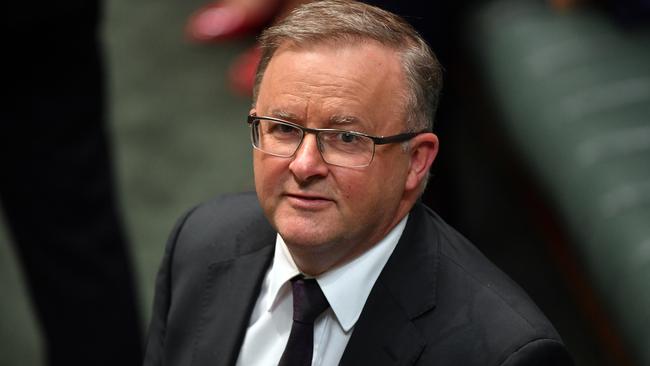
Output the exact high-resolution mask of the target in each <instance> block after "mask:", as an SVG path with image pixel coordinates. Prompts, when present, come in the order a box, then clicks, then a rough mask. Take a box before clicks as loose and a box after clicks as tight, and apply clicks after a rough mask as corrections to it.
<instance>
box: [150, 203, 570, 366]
mask: <svg viewBox="0 0 650 366" xmlns="http://www.w3.org/2000/svg"><path fill="white" fill-rule="evenodd" d="M275 235H276V232H275V231H274V230H273V229H272V228H271V226H270V225H269V223H268V222H267V220H266V219H265V217H264V215H263V214H262V211H261V209H260V207H259V204H258V202H257V198H256V197H255V195H254V194H239V195H234V196H226V197H221V198H218V199H216V200H213V201H210V202H207V203H204V204H202V205H200V206H198V207H196V208H194V209H193V210H191V211H190V212H188V213H187V214H186V215H185V216H183V217H182V218H181V219H180V220H179V222H178V223H177V225H176V227H175V228H174V230H173V232H172V235H171V237H170V240H169V242H168V245H167V248H166V252H165V256H164V259H163V262H162V265H161V268H160V272H159V274H158V278H157V282H156V295H155V299H154V308H153V317H152V320H151V325H150V330H149V331H150V334H149V339H148V342H147V353H146V359H145V365H199V366H208V365H210V366H214V365H232V364H234V363H235V361H236V359H237V356H238V353H239V349H240V347H241V344H242V341H243V338H244V335H245V332H246V328H247V326H248V320H249V317H250V314H251V311H252V309H253V306H254V304H255V301H256V299H257V296H258V293H259V291H260V286H261V283H262V280H263V277H264V275H265V273H266V270H267V269H268V267H269V265H270V263H271V260H272V257H273V253H274V250H273V249H274V243H275ZM340 364H341V365H373V366H381V365H454V366H472V365H571V364H572V361H571V357H570V356H569V354H568V352H567V350H566V348H565V347H564V345H563V344H562V341H561V339H560V337H559V335H558V334H557V333H556V331H555V330H554V329H553V326H552V325H551V324H550V323H549V321H548V320H547V319H546V318H545V317H544V315H543V314H542V313H541V312H540V310H539V309H538V308H537V307H536V306H535V305H534V304H533V302H532V301H531V300H530V299H529V298H528V296H527V295H526V294H525V293H524V292H523V291H522V290H521V289H520V288H519V287H518V286H517V285H516V284H515V283H514V282H513V281H512V280H510V279H509V278H508V277H507V276H506V275H505V274H503V273H502V272H501V271H500V270H499V269H497V268H496V267H495V266H494V265H493V264H492V263H490V262H489V261H488V260H487V259H486V258H485V257H484V256H483V255H482V254H481V253H480V252H479V251H478V250H477V249H476V248H475V247H474V246H473V245H472V244H471V243H469V242H468V241H467V240H466V239H465V238H463V237H462V236H461V235H460V234H458V233H457V232H456V231H454V230H453V229H452V228H451V227H449V226H448V225H447V224H445V223H444V222H443V221H442V220H441V219H440V218H439V217H438V216H437V215H436V214H434V213H433V212H432V211H431V210H429V209H428V208H427V207H425V206H423V205H421V204H416V205H415V207H414V208H413V209H412V211H411V215H410V217H409V219H408V222H407V224H406V228H405V230H404V233H403V235H402V237H401V239H400V241H399V243H398V245H397V247H396V249H395V251H394V252H393V254H392V256H391V258H390V259H389V260H388V263H387V264H386V267H385V268H384V269H383V271H382V273H381V275H380V276H379V278H378V280H377V282H376V283H375V285H374V286H373V288H372V291H371V293H370V296H369V297H368V300H367V302H366V304H365V306H364V309H363V312H362V314H361V317H360V318H359V320H358V322H357V324H356V325H355V327H354V332H353V333H352V337H351V338H350V340H349V343H348V346H347V348H346V350H345V352H344V354H343V357H342V359H341V363H340Z"/></svg>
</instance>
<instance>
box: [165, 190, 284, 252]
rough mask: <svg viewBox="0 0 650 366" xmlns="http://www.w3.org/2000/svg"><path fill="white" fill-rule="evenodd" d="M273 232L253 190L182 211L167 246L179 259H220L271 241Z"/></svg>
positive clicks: (229, 195) (225, 196) (260, 246)
mask: <svg viewBox="0 0 650 366" xmlns="http://www.w3.org/2000/svg"><path fill="white" fill-rule="evenodd" d="M274 236H275V232H274V231H273V229H272V227H271V225H270V224H269V223H268V221H267V220H266V218H265V217H264V214H263V213H262V209H261V207H260V205H259V202H258V200H257V197H256V195H255V194H254V193H236V194H227V195H222V196H219V197H216V198H213V199H211V200H209V201H206V202H203V203H201V204H199V205H197V206H195V207H193V208H191V209H190V210H188V211H187V212H186V213H185V214H184V215H182V216H181V217H180V218H179V219H178V221H177V222H176V225H175V227H174V229H173V230H172V233H171V235H170V238H169V243H168V248H167V250H168V251H173V252H174V253H173V256H174V258H176V260H181V261H182V260H184V259H185V260H187V261H194V262H196V261H200V262H201V261H205V260H209V261H212V262H215V261H224V260H229V259H232V258H235V257H237V256H241V255H245V254H248V253H250V252H254V251H256V250H259V249H261V248H262V247H264V246H268V245H272V244H273V243H274V240H273V238H274ZM260 239H263V240H260Z"/></svg>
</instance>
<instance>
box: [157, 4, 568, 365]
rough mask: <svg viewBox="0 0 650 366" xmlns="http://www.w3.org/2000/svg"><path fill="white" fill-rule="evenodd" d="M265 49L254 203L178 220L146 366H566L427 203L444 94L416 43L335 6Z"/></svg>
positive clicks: (307, 15)
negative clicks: (435, 120) (435, 124)
mask: <svg viewBox="0 0 650 366" xmlns="http://www.w3.org/2000/svg"><path fill="white" fill-rule="evenodd" d="M261 44H262V47H263V58H262V62H261V64H260V67H259V72H258V77H257V81H256V87H255V91H254V104H253V108H252V110H251V112H250V116H249V124H250V126H251V135H252V141H253V146H254V148H255V149H254V152H253V161H254V172H255V187H256V191H257V199H255V197H254V196H252V195H249V194H239V195H234V196H228V197H222V198H219V199H216V200H214V201H211V202H208V203H205V204H202V205H200V206H198V207H196V208H194V209H193V210H191V211H190V212H189V213H187V214H186V215H185V216H184V217H183V218H181V220H180V221H179V223H178V224H177V226H176V228H175V229H174V231H173V233H172V235H171V238H170V241H169V243H168V246H167V250H166V254H165V258H164V259H163V263H162V266H161V269H160V273H159V275H158V279H157V285H156V298H155V301H154V312H153V318H152V322H151V328H150V336H149V340H148V345H147V356H146V360H145V364H146V365H161V364H165V365H190V364H191V365H235V364H236V365H278V364H280V365H311V364H314V365H337V364H340V365H463V366H467V365H570V364H572V362H571V359H570V356H569V355H568V352H567V351H566V349H565V347H564V346H563V344H562V342H561V340H560V337H559V336H558V334H557V333H556V332H555V330H554V329H553V327H552V326H551V324H550V323H549V322H548V320H546V318H545V317H544V316H543V315H542V314H541V312H540V311H539V310H538V309H537V308H536V306H535V305H534V304H533V303H532V302H531V300H530V299H529V298H528V297H527V296H526V295H525V293H524V292H523V291H522V290H521V289H520V288H519V287H517V285H516V284H514V283H513V282H512V281H511V280H510V279H508V278H507V276H505V275H504V274H503V273H501V272H500V271H499V270H498V269H497V268H495V267H494V266H493V265H492V264H491V263H490V262H489V261H488V260H487V259H486V258H485V257H483V256H482V254H481V253H480V252H478V250H477V249H476V248H474V247H473V246H472V245H471V244H470V243H469V242H467V240H465V239H464V238H463V237H462V236H461V235H460V234H458V233H456V232H455V231H454V230H453V229H452V228H450V227H449V226H447V225H446V224H445V223H444V222H443V221H442V220H441V219H440V218H438V217H437V216H436V215H435V214H434V213H433V212H432V211H431V210H429V209H428V208H426V207H424V206H423V205H422V204H420V203H418V202H417V201H418V198H419V196H420V194H421V193H422V190H423V189H424V185H425V183H426V179H427V173H428V170H429V167H430V166H431V164H432V163H433V161H434V159H435V156H436V153H437V149H438V140H437V138H436V136H435V135H434V134H433V133H431V132H430V131H431V124H432V122H431V121H432V116H433V114H434V110H435V105H436V103H437V99H438V94H439V90H440V87H441V71H440V66H439V64H438V63H437V61H436V60H435V58H434V56H433V54H432V53H431V51H430V50H429V48H428V46H427V45H426V43H425V42H424V41H422V40H421V38H420V37H419V36H418V35H417V33H415V32H414V31H413V29H412V28H411V27H410V26H409V25H407V24H406V23H405V22H404V21H402V20H401V19H400V18H398V17H396V16H394V15H392V14H390V13H387V12H384V11H382V10H379V9H377V8H374V7H371V6H368V5H364V4H361V3H355V2H349V1H343V0H332V1H320V2H315V3H312V4H309V5H306V6H303V7H301V8H299V9H298V10H297V11H295V12H294V13H292V15H290V16H289V17H288V18H286V20H284V21H283V22H282V23H280V24H278V25H276V26H274V27H272V28H270V29H268V30H267V31H266V32H265V33H264V34H263V35H262V38H261ZM377 136H381V137H377ZM260 206H261V207H260Z"/></svg>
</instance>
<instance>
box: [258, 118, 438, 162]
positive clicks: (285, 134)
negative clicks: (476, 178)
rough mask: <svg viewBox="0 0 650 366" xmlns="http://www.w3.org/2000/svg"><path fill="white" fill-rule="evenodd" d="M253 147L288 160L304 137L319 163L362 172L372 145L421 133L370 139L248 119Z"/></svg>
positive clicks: (274, 119)
mask: <svg viewBox="0 0 650 366" xmlns="http://www.w3.org/2000/svg"><path fill="white" fill-rule="evenodd" d="M248 124H249V125H250V126H251V141H252V142H253V147H254V148H255V149H257V150H260V151H262V152H264V153H266V154H269V155H273V156H279V157H282V158H289V157H291V156H293V155H294V154H295V153H296V151H298V148H299V147H300V144H302V140H303V138H304V137H305V133H313V134H315V135H316V141H317V146H318V151H320V154H321V156H322V157H323V160H324V161H325V162H326V163H328V164H331V165H336V166H341V167H347V168H363V167H367V166H368V165H370V163H371V162H372V158H373V157H374V156H375V145H386V144H394V143H398V142H404V141H408V140H410V139H412V138H413V137H415V136H417V135H419V134H421V133H425V132H427V131H421V132H408V133H401V134H399V135H393V136H382V137H376V136H370V135H366V134H365V133H361V132H353V131H345V130H335V129H329V128H307V127H303V126H300V125H297V124H295V123H291V122H287V121H283V120H281V119H277V118H272V117H258V116H254V115H251V116H248Z"/></svg>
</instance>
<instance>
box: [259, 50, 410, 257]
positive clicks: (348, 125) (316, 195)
mask: <svg viewBox="0 0 650 366" xmlns="http://www.w3.org/2000/svg"><path fill="white" fill-rule="evenodd" d="M404 85H405V81H404V78H403V73H402V70H401V66H400V64H399V55H398V54H396V53H395V51H393V50H391V49H389V48H386V47H384V46H382V45H380V44H378V43H375V42H372V41H368V42H365V43H358V44H354V45H345V44H344V45H340V44H339V45H334V44H318V45H315V46H310V47H301V48H299V47H295V46H291V45H287V44H285V45H282V46H281V47H280V48H279V49H278V50H277V51H276V53H275V55H274V56H273V59H272V60H271V62H270V63H269V65H268V68H267V69H266V72H265V75H264V78H263V80H262V83H261V86H260V90H259V97H258V100H257V103H256V105H255V108H254V110H253V111H252V112H254V113H256V114H257V115H258V116H267V117H268V116H270V117H276V118H281V119H284V120H287V121H290V122H294V123H297V124H300V125H302V126H306V127H311V128H336V129H344V130H353V131H359V132H364V133H367V134H370V135H375V136H387V135H394V134H398V133H402V132H405V130H406V127H405V120H404V110H403V100H404V93H405V86H404ZM253 162H254V170H255V187H256V190H257V195H258V198H259V200H260V203H261V205H262V208H263V209H264V212H265V214H266V216H267V217H268V219H269V220H270V222H271V224H272V225H273V226H274V227H275V228H276V230H277V231H278V232H279V233H280V235H281V236H282V238H283V239H284V240H285V242H286V243H287V245H288V247H289V249H290V250H291V252H292V254H293V256H294V259H296V262H297V264H298V265H299V266H300V263H299V260H298V259H299V258H296V254H299V255H301V254H305V255H312V256H313V255H318V256H322V258H324V260H326V261H328V262H330V264H332V265H337V264H340V263H344V262H347V261H348V260H350V259H352V258H354V257H356V256H357V255H359V254H361V253H363V252H364V251H365V250H367V249H368V248H369V247H371V246H372V245H374V244H376V243H377V242H378V241H379V240H381V239H382V238H383V237H384V236H385V235H386V234H387V233H388V231H390V229H391V228H392V227H393V226H394V225H395V224H397V222H399V220H401V219H402V218H403V217H404V215H405V214H406V212H408V209H409V208H410V204H409V205H407V204H405V202H404V199H403V195H404V189H405V181H406V179H407V175H408V170H409V164H410V160H409V154H408V153H405V152H404V151H403V149H402V147H401V144H390V145H377V146H376V150H375V156H374V159H373V161H372V163H371V164H370V166H368V167H365V168H345V167H339V166H333V165H329V164H327V163H325V162H324V161H323V159H322V157H321V155H320V153H319V151H318V147H317V143H316V136H315V135H314V134H310V133H307V134H305V137H304V140H303V142H302V145H301V146H300V148H299V149H298V151H296V153H295V155H294V156H292V157H290V158H281V157H276V156H272V155H268V154H265V153H263V152H260V151H257V150H255V151H254V154H253ZM406 206H409V207H406Z"/></svg>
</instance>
